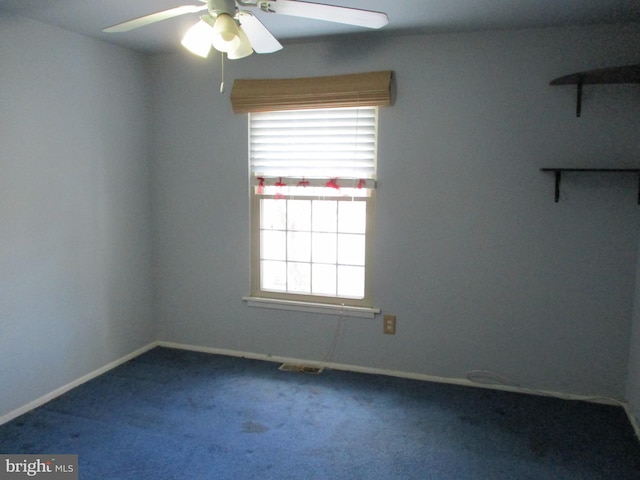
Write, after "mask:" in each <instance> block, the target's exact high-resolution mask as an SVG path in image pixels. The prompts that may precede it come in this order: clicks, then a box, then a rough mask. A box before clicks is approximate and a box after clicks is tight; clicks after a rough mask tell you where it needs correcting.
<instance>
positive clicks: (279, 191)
mask: <svg viewBox="0 0 640 480" xmlns="http://www.w3.org/2000/svg"><path fill="white" fill-rule="evenodd" d="M275 186H276V188H278V191H277V192H276V198H284V195H283V194H282V190H281V188H283V187H286V186H287V184H286V183H282V177H280V179H279V180H278V181H277V182H276V183H275Z"/></svg>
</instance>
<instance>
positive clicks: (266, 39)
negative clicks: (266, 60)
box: [238, 10, 282, 53]
mask: <svg viewBox="0 0 640 480" xmlns="http://www.w3.org/2000/svg"><path fill="white" fill-rule="evenodd" d="M238 20H239V21H240V26H241V27H242V30H244V33H246V34H247V37H249V42H250V43H251V47H253V49H254V50H255V52H256V53H273V52H277V51H278V50H281V49H282V45H281V44H280V42H279V41H278V40H277V39H276V37H274V36H273V35H272V34H271V32H270V31H269V30H267V27H265V26H264V24H263V23H262V22H261V21H260V20H258V19H257V18H256V17H254V16H253V15H252V14H251V13H249V12H245V11H243V10H241V11H239V12H238Z"/></svg>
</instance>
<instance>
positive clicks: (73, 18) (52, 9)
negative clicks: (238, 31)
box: [0, 0, 640, 54]
mask: <svg viewBox="0 0 640 480" xmlns="http://www.w3.org/2000/svg"><path fill="white" fill-rule="evenodd" d="M314 2H315V3H327V4H331V5H340V6H345V7H352V8H361V9H365V10H374V11H381V12H385V13H387V15H388V16H389V24H388V25H387V26H386V27H384V28H383V29H382V30H376V31H373V32H372V34H374V35H389V34H404V33H413V32H421V33H437V32H438V33H439V32H460V31H470V30H486V29H512V28H529V27H547V26H567V25H587V24H596V23H615V24H624V23H629V22H640V0H326V1H322V0H314ZM185 4H192V5H201V3H199V2H198V0H135V1H133V0H0V9H4V10H7V11H9V12H14V13H17V14H19V15H23V16H26V17H29V18H32V19H35V20H39V21H42V22H45V23H49V24H52V25H56V26H58V27H61V28H64V29H66V30H71V31H74V32H77V33H81V34H84V35H88V36H90V37H95V38H98V39H101V40H104V41H107V42H111V43H114V44H118V45H121V46H125V47H127V48H131V49H134V50H137V51H140V52H143V53H148V54H154V53H164V52H172V51H177V50H179V49H180V48H181V47H180V39H181V38H182V36H183V35H184V32H185V31H186V30H187V29H188V28H189V27H190V26H191V25H193V24H194V23H195V22H196V20H197V18H198V15H199V14H197V13H195V14H188V15H184V16H181V17H177V18H173V19H169V20H165V21H163V22H159V23H156V24H153V25H148V26H145V27H142V28H139V29H137V30H133V31H130V32H126V33H110V34H107V33H103V32H102V28H104V27H107V26H110V25H113V24H116V23H120V22H123V21H126V20H129V19H132V18H135V17H139V16H142V15H147V14H149V13H154V12H157V11H160V10H165V9H168V8H173V7H176V6H179V5H185ZM251 11H252V13H255V15H256V16H257V17H259V18H260V20H262V22H263V23H264V24H265V25H266V26H267V27H268V28H269V30H270V31H271V32H272V33H273V34H274V35H275V36H276V37H277V38H278V39H279V40H280V41H281V42H282V43H283V44H285V45H286V43H287V42H288V41H294V40H299V39H309V38H312V37H316V38H317V37H326V36H330V35H338V34H355V33H362V32H365V31H368V30H367V29H363V28H360V27H349V26H345V25H341V24H337V23H332V22H322V21H318V20H306V19H302V18H298V17H290V16H284V15H273V14H266V13H263V12H260V11H257V10H256V9H251Z"/></svg>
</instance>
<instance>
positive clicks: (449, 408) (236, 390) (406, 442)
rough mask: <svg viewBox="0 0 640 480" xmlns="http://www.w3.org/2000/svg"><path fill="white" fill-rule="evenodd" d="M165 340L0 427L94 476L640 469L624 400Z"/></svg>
mask: <svg viewBox="0 0 640 480" xmlns="http://www.w3.org/2000/svg"><path fill="white" fill-rule="evenodd" d="M277 367H278V365H277V364H274V363H269V362H261V361H256V360H248V359H241V358H231V357H225V356H219V355H210V354H204V353H196V352H188V351H180V350H173V349H167V348H155V349H153V350H151V351H149V352H147V353H145V354H144V355H141V356H140V357H137V358H136V359H134V360H132V361H130V362H128V363H126V364H124V365H122V366H120V367H118V368H116V369H114V370H111V371H110V372H108V373H106V374H104V375H102V376H100V377H98V378H96V379H94V380H92V381H90V382H87V383H86V384H84V385H82V386H80V387H78V388H76V389H74V390H72V391H70V392H68V393H67V394H65V395H63V396H61V397H59V398H57V399H55V400H53V401H51V402H49V403H47V404H46V405H44V406H42V407H40V408H38V409H36V410H34V411H32V412H29V413H27V414H25V415H23V416H21V417H19V418H16V419H15V420H13V421H11V422H9V423H7V424H5V425H3V426H0V453H22V454H27V453H57V454H64V453H69V454H78V455H79V472H80V478H81V479H87V480H94V479H95V480H109V479H114V480H116V479H117V480H129V479H131V480H144V479H153V480H158V479H176V480H178V479H180V480H182V479H189V480H199V479H214V480H225V479H230V480H231V479H233V480H241V479H278V480H282V479H305V480H309V479H332V480H338V479H367V480H371V479H421V480H423V479H445V480H446V479H456V480H461V479H491V480H494V479H509V480H513V479H536V480H542V479H553V480H558V479H580V480H588V479H616V480H623V479H640V442H638V441H637V439H636V437H635V435H634V432H633V430H632V428H631V426H630V425H629V422H628V419H627V417H626V415H625V412H624V410H623V409H621V408H618V407H611V406H603V405H595V404H589V403H583V402H575V401H565V400H559V399H552V398H544V397H535V396H530V395H522V394H513V393H505V392H498V391H492V390H486V389H479V388H469V387H459V386H453V385H442V384H434V383H429V382H421V381H414V380H406V379H400V378H393V377H385V376H379V375H364V374H356V373H350V372H342V371H336V370H325V371H324V372H323V373H322V374H320V375H311V374H304V373H291V372H282V371H280V370H278V368H277Z"/></svg>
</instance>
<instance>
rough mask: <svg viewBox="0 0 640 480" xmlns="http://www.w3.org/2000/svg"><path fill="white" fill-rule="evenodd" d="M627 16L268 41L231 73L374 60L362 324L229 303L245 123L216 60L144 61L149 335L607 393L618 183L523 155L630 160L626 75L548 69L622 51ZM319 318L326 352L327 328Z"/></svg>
mask: <svg viewBox="0 0 640 480" xmlns="http://www.w3.org/2000/svg"><path fill="white" fill-rule="evenodd" d="M639 40H640V29H639V28H637V27H636V28H620V27H615V28H613V27H611V28H610V27H593V28H565V29H544V30H524V31H506V32H490V33H468V34H455V35H431V36H429V35H425V36H412V37H403V38H395V39H394V38H387V37H383V36H380V37H374V38H369V39H351V41H347V40H344V39H343V40H338V41H336V42H334V43H332V42H324V43H315V44H294V45H288V46H286V47H285V49H284V50H283V51H282V52H279V53H277V54H273V55H266V56H257V55H255V56H252V57H250V58H248V59H244V60H238V61H235V62H228V63H227V68H226V71H227V76H228V78H227V90H230V86H231V83H232V79H233V78H261V77H296V76H314V75H327V74H340V73H353V72H365V71H373V70H379V69H392V70H393V71H394V72H395V78H396V84H397V100H396V102H395V105H394V106H392V107H388V108H382V109H381V110H380V147H379V166H378V168H379V189H378V202H377V222H376V227H375V269H376V270H375V285H374V298H375V303H376V305H377V306H378V307H379V308H381V309H382V310H383V311H385V312H388V313H394V314H396V315H397V316H398V330H397V334H396V335H395V336H386V335H383V334H382V326H381V320H379V319H375V320H367V319H355V318H344V319H341V320H340V319H338V318H337V317H331V316H323V315H318V314H306V313H295V312H285V311H273V310H264V309H257V308H249V307H247V306H246V305H245V304H244V303H243V302H242V300H241V298H242V296H243V295H247V294H248V293H249V276H250V271H249V216H248V212H249V208H248V197H247V118H246V116H245V115H234V114H233V113H232V111H231V106H230V102H229V97H228V93H227V94H226V95H220V94H219V93H218V87H219V79H220V68H219V65H220V62H219V58H213V59H209V60H200V59H197V58H193V57H191V56H187V55H183V54H175V55H165V56H159V57H155V58H154V59H153V62H152V69H153V77H154V98H155V102H154V115H153V116H154V120H155V122H154V129H155V130H154V135H155V137H154V138H155V141H154V147H155V154H154V158H155V162H156V163H155V169H154V175H155V177H154V206H155V215H154V222H155V223H154V247H155V248H156V252H157V256H156V263H155V265H156V270H155V272H156V277H155V280H156V283H155V285H156V294H157V310H156V314H157V315H156V316H157V320H158V322H159V328H160V339H161V340H165V341H170V342H178V343H184V344H191V345H198V346H203V347H211V348H221V349H231V350H237V351H244V352H252V353H256V354H263V355H274V356H275V355H277V356H285V357H293V358H299V359H306V360H331V361H333V362H337V363H342V364H350V365H357V366H362V367H368V368H378V369H383V370H389V371H402V372H413V373H419V374H426V375H435V376H441V377H452V378H464V377H465V375H466V374H467V372H468V371H469V370H471V369H487V370H491V371H494V372H496V373H498V374H500V375H503V376H506V377H509V378H510V379H512V380H513V381H514V382H517V383H518V384H521V385H523V386H526V387H530V388H538V389H546V390H552V391H561V392H566V393H573V394H584V395H604V396H612V397H616V398H624V396H625V391H626V383H627V364H628V358H629V335H630V328H631V319H632V312H633V304H634V282H635V276H636V265H637V262H636V259H637V255H638V238H639V225H640V223H639V222H638V219H639V217H640V209H639V208H638V205H637V204H636V196H637V179H636V178H634V177H633V176H623V175H613V176H609V177H600V176H587V175H567V176H566V178H565V179H564V180H563V190H562V200H561V202H560V203H558V204H555V203H554V201H553V176H552V175H550V174H544V173H541V172H540V171H539V168H540V167H543V166H575V167H577V166H594V167H622V166H630V165H634V166H637V154H638V151H640V137H639V136H638V135H637V126H638V120H640V108H638V107H639V106H640V105H639V104H640V99H639V97H638V87H637V86H601V87H585V93H584V105H583V116H582V118H580V119H577V118H575V89H574V88H570V87H550V86H549V85H548V83H549V81H550V80H551V79H553V78H555V77H558V76H561V75H565V74H568V73H572V72H575V71H580V70H584V69H590V68H596V67H603V66H610V65H618V64H626V63H635V62H638V61H640V58H639V57H638V53H637V48H636V47H637V45H638V41H639ZM338 329H339V332H340V334H339V336H338V337H337V343H336V344H335V349H333V348H332V346H333V345H334V334H335V333H336V331H337V330H338Z"/></svg>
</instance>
